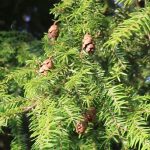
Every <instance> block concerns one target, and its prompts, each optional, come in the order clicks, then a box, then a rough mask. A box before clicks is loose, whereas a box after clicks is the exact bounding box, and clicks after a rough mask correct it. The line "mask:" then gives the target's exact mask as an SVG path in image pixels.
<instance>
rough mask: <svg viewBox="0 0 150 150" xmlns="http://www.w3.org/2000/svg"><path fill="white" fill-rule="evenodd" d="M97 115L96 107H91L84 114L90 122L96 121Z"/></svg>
mask: <svg viewBox="0 0 150 150" xmlns="http://www.w3.org/2000/svg"><path fill="white" fill-rule="evenodd" d="M95 117H96V109H95V108H94V107H91V108H89V109H88V110H87V112H86V113H85V115H84V119H85V120H87V121H88V122H92V121H94V119H95Z"/></svg>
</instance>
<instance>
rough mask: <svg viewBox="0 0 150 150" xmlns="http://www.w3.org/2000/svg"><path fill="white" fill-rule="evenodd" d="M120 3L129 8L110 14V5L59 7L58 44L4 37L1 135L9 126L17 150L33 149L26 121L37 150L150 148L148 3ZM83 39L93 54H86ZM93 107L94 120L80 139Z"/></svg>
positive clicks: (81, 0) (79, 0)
mask: <svg viewBox="0 0 150 150" xmlns="http://www.w3.org/2000/svg"><path fill="white" fill-rule="evenodd" d="M117 2H118V3H120V2H122V5H124V6H122V7H119V6H118V5H117V4H116V5H115V4H114V5H115V7H111V6H107V7H108V8H109V9H107V13H106V12H105V13H104V9H106V8H105V7H106V2H105V1H98V0H64V1H61V2H60V3H58V4H56V5H55V7H54V8H53V9H52V10H51V13H53V14H54V17H55V18H54V19H55V20H57V21H58V26H59V36H58V38H57V40H55V41H53V40H50V39H48V36H47V34H45V35H44V38H43V39H42V43H41V42H39V41H36V40H34V39H33V38H31V37H30V36H29V35H26V34H23V33H17V32H9V33H6V32H1V33H0V35H1V36H0V62H1V75H0V78H1V80H2V82H1V84H0V86H1V88H0V126H1V130H0V131H1V132H2V133H3V128H4V127H9V128H11V134H12V136H13V140H12V142H11V149H12V150H16V149H18V150H26V149H29V147H28V145H27V140H29V139H27V138H28V137H27V136H26V135H25V134H24V133H23V117H24V116H25V117H26V118H27V119H28V122H29V126H28V128H29V132H30V141H32V142H31V143H32V146H31V147H32V148H31V149H33V150H46V149H57V150H68V149H70V150H78V149H81V150H92V149H93V150H112V149H121V150H129V149H132V150H133V149H135V150H150V84H149V81H148V80H146V79H147V77H148V76H150V4H149V3H148V2H147V3H146V5H145V7H144V8H139V7H136V6H135V4H134V2H133V1H132V0H128V1H127V2H126V3H125V1H124V0H117V1H116V3H117ZM105 11H106V10H105ZM86 33H90V34H91V35H92V37H93V41H94V44H95V52H94V53H93V54H88V53H86V52H82V53H81V49H82V39H83V37H84V35H85V34H86ZM42 50H44V52H43V51H42ZM48 57H51V58H52V60H53V64H54V67H53V68H52V69H50V70H49V72H48V74H47V75H46V76H44V75H41V74H40V73H38V69H39V64H40V63H41V62H42V61H44V60H45V59H47V58H48ZM90 107H95V108H96V118H95V120H94V122H93V123H89V124H88V127H87V129H86V131H85V133H83V134H81V135H78V134H77V133H76V131H75V130H76V124H77V122H78V121H80V120H82V119H83V114H84V112H86V111H87V110H88V108H90Z"/></svg>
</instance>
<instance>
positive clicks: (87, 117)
mask: <svg viewBox="0 0 150 150" xmlns="http://www.w3.org/2000/svg"><path fill="white" fill-rule="evenodd" d="M95 117H96V109H95V108H94V107H91V108H89V109H88V110H87V111H86V112H85V114H84V115H83V120H82V121H80V122H78V123H77V124H76V132H77V133H78V134H83V133H84V132H85V131H86V129H87V127H88V123H89V122H93V121H94V120H95Z"/></svg>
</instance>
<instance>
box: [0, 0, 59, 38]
mask: <svg viewBox="0 0 150 150" xmlns="http://www.w3.org/2000/svg"><path fill="white" fill-rule="evenodd" d="M59 1H60V0H0V31H2V30H18V31H21V32H22V31H27V32H30V33H32V35H33V36H35V37H37V38H41V37H42V35H43V32H47V30H48V28H49V26H50V25H51V24H52V18H53V15H50V14H49V10H50V8H52V7H53V5H54V4H55V3H58V2H59Z"/></svg>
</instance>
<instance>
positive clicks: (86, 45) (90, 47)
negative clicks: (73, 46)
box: [82, 33, 95, 53]
mask: <svg viewBox="0 0 150 150" xmlns="http://www.w3.org/2000/svg"><path fill="white" fill-rule="evenodd" d="M82 49H83V50H85V51H86V52H87V53H92V52H94V50H95V44H94V42H93V39H92V36H91V35H90V34H89V33H86V34H85V36H84V38H83V40H82Z"/></svg>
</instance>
